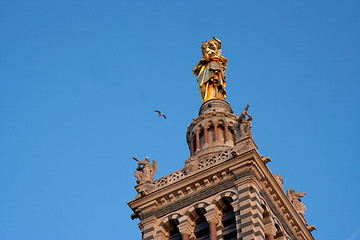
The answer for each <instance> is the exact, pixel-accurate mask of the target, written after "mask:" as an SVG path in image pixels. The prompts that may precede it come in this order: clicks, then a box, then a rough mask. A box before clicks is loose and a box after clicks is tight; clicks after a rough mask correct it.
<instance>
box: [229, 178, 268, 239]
mask: <svg viewBox="0 0 360 240" xmlns="http://www.w3.org/2000/svg"><path fill="white" fill-rule="evenodd" d="M240 180H241V183H236V185H238V184H239V185H238V193H239V209H240V222H241V234H242V239H243V240H253V239H265V233H264V223H263V217H262V213H263V209H262V207H261V205H260V192H259V190H258V189H257V186H256V185H255V184H254V183H251V182H244V180H246V179H240ZM249 180H250V179H249Z"/></svg>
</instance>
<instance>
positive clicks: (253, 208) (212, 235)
mask: <svg viewBox="0 0 360 240" xmlns="http://www.w3.org/2000/svg"><path fill="white" fill-rule="evenodd" d="M213 39H214V40H211V41H208V42H203V45H202V47H201V49H202V53H203V57H202V58H201V59H200V61H199V63H198V64H197V65H196V66H195V68H194V70H193V72H194V74H195V75H196V76H197V81H198V84H199V90H200V96H201V97H202V99H203V101H204V102H203V104H202V105H201V106H200V109H199V116H197V117H196V118H193V121H192V122H191V123H190V125H189V126H188V129H187V132H186V141H187V144H188V146H189V158H188V159H186V160H185V165H184V168H182V169H179V170H178V171H175V172H173V173H170V174H168V175H166V176H163V177H161V178H159V179H156V180H154V179H153V178H154V174H155V172H156V169H157V163H156V161H155V160H154V161H152V163H150V160H149V159H148V158H146V159H145V160H144V161H141V160H139V159H136V158H134V159H135V160H137V161H138V169H137V171H136V173H135V176H136V177H137V178H138V180H137V185H136V186H135V188H136V190H137V192H138V195H137V196H136V197H135V199H134V200H132V201H130V202H128V205H129V206H130V208H131V209H132V210H133V211H134V214H132V215H131V217H132V219H134V218H139V219H140V223H139V227H140V230H141V233H142V239H143V240H152V239H155V240H165V239H171V240H175V239H183V240H194V239H210V240H215V239H223V240H230V239H243V240H253V239H262V240H265V239H268V240H274V239H276V240H279V239H281V240H289V239H292V240H295V239H309V240H311V239H314V237H313V236H312V234H311V231H312V230H314V229H315V227H314V226H310V225H309V224H308V223H307V221H306V220H305V217H304V216H305V213H304V211H305V210H306V207H305V205H304V204H303V203H302V202H301V198H302V197H303V196H304V195H305V193H300V192H296V191H295V190H293V189H288V190H287V192H286V193H285V191H284V187H283V181H282V177H281V176H280V175H278V174H273V173H272V172H271V171H270V169H269V168H268V166H267V163H268V162H270V161H271V160H270V158H269V157H263V156H262V155H261V154H259V152H258V151H257V145H256V144H255V142H254V139H253V136H252V133H251V128H252V120H253V117H252V116H251V115H250V113H249V112H248V111H249V105H247V106H246V107H245V109H244V111H243V112H242V113H241V114H240V115H238V114H234V113H233V111H232V108H231V106H230V104H229V103H228V102H226V101H225V96H226V92H225V86H226V81H225V76H226V67H227V59H226V58H224V57H223V56H222V53H221V42H220V40H218V39H216V38H215V37H214V38H213ZM160 166H161V164H160Z"/></svg>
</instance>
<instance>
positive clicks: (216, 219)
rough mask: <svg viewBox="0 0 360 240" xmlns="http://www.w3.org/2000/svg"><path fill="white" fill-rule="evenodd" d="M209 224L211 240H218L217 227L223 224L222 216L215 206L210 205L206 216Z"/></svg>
mask: <svg viewBox="0 0 360 240" xmlns="http://www.w3.org/2000/svg"><path fill="white" fill-rule="evenodd" d="M204 215H205V217H206V221H207V222H208V224H209V229H210V240H217V233H216V225H217V224H218V223H220V222H221V216H220V214H219V212H218V211H217V209H215V206H214V205H209V206H208V207H207V208H206V213H205V214H204Z"/></svg>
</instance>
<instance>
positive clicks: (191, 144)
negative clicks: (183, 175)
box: [190, 137, 195, 157]
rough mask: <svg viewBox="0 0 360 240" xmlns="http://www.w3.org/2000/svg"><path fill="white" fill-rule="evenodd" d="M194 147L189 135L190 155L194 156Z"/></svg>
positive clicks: (192, 139)
mask: <svg viewBox="0 0 360 240" xmlns="http://www.w3.org/2000/svg"><path fill="white" fill-rule="evenodd" d="M194 148H195V143H194V138H193V137H191V143H190V156H191V157H192V156H194Z"/></svg>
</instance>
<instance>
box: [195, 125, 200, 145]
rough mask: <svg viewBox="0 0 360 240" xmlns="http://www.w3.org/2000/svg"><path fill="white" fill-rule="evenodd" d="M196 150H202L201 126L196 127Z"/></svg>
mask: <svg viewBox="0 0 360 240" xmlns="http://www.w3.org/2000/svg"><path fill="white" fill-rule="evenodd" d="M196 151H200V127H198V128H197V129H196Z"/></svg>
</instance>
